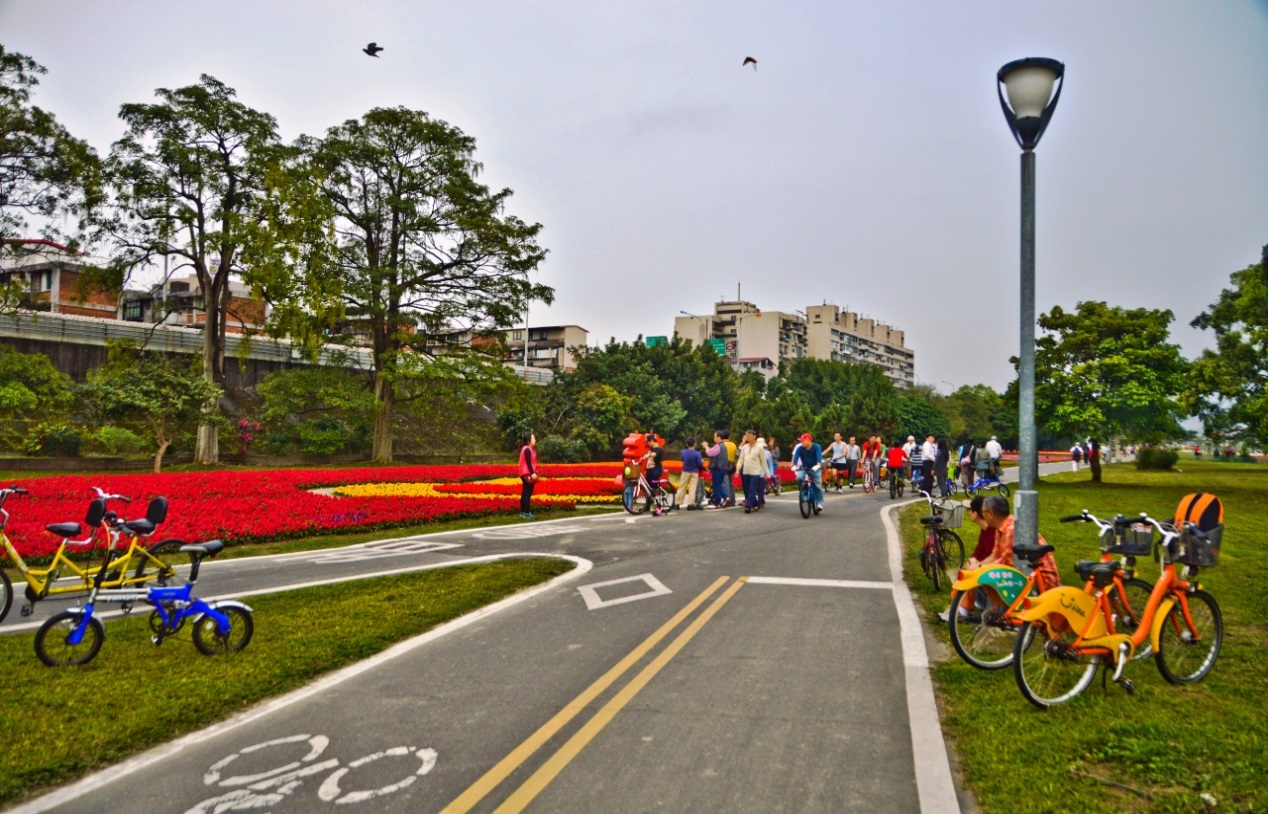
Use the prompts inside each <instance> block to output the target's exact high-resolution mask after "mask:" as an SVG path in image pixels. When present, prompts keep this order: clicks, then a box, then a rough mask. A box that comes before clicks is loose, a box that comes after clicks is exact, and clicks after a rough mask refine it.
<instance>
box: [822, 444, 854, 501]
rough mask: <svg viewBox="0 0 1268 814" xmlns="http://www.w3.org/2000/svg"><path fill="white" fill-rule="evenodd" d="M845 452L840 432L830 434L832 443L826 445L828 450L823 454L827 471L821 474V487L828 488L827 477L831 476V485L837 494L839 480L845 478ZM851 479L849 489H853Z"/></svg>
mask: <svg viewBox="0 0 1268 814" xmlns="http://www.w3.org/2000/svg"><path fill="white" fill-rule="evenodd" d="M845 450H846V444H845V442H844V441H842V440H841V433H840V431H837V432H834V433H833V434H832V443H831V444H828V448H827V449H826V450H824V454H825V455H826V456H827V458H828V469H827V470H826V471H824V473H823V487H824V488H825V489H826V488H828V486H829V483H828V481H829V477H828V476H829V475H831V485H832V486H835V487H836V490H837V492H838V493H840V491H841V479H842V478H843V477H845V474H846V472H845V467H846V461H845ZM853 480H854V479H853V478H851V479H850V481H851V483H850V487H851V488H853V487H854V483H853Z"/></svg>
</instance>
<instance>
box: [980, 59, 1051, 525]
mask: <svg viewBox="0 0 1268 814" xmlns="http://www.w3.org/2000/svg"><path fill="white" fill-rule="evenodd" d="M1064 77H1065V66H1064V65H1062V64H1061V63H1060V62H1058V61H1057V60H1055V59H1048V58H1047V57H1028V58H1026V59H1019V60H1016V61H1014V62H1010V63H1008V64H1007V65H1005V66H1004V67H1002V68H1000V69H999V73H998V74H997V75H996V77H995V88H996V91H997V92H998V93H999V104H1000V107H1001V108H1003V110H1004V118H1005V119H1006V120H1007V121H1008V127H1009V129H1011V130H1012V131H1013V137H1014V138H1016V139H1017V144H1018V145H1019V146H1020V147H1021V352H1020V354H1019V357H1020V360H1021V362H1020V364H1019V365H1018V371H1017V378H1018V382H1017V384H1018V391H1019V393H1020V399H1019V404H1018V416H1017V423H1018V427H1019V430H1020V432H1019V438H1018V444H1017V446H1018V449H1017V457H1018V460H1017V465H1018V473H1017V474H1018V489H1017V504H1016V515H1017V520H1016V531H1015V536H1014V540H1015V541H1016V542H1018V543H1030V544H1034V543H1035V542H1037V541H1038V539H1039V493H1038V492H1036V491H1035V480H1036V479H1037V476H1038V474H1039V455H1038V450H1037V449H1036V446H1037V438H1036V433H1035V146H1036V145H1037V144H1038V143H1039V139H1040V137H1042V136H1043V132H1044V130H1046V129H1047V127H1048V121H1049V120H1050V119H1051V118H1052V112H1053V111H1054V110H1055V109H1056V107H1057V100H1058V99H1059V98H1060V97H1061V89H1062V87H1064V86H1065V78H1064ZM1005 95H1007V97H1008V98H1007V100H1005V98H1004V97H1005Z"/></svg>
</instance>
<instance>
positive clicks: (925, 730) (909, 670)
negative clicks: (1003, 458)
mask: <svg viewBox="0 0 1268 814" xmlns="http://www.w3.org/2000/svg"><path fill="white" fill-rule="evenodd" d="M909 502H910V501H909ZM900 505H902V504H898V505H891V506H886V507H885V508H883V509H881V512H880V515H881V523H882V524H883V525H884V526H885V540H886V544H887V546H888V548H889V573H890V576H891V577H892V579H893V592H894V607H895V608H896V609H897V610H898V629H899V637H900V639H901V640H902V647H903V667H904V671H905V672H906V674H907V681H906V685H907V723H908V725H909V727H910V728H911V752H912V759H913V762H914V763H915V768H916V794H917V796H918V797H919V798H920V811H921V814H960V801H959V799H958V798H957V797H956V795H955V781H954V780H953V779H952V777H951V761H950V760H949V759H948V757H947V742H946V740H945V739H944V738H943V736H942V723H941V722H940V721H939V720H938V705H937V702H936V701H935V700H934V695H933V682H932V680H931V679H930V678H929V655H928V653H927V652H926V651H925V639H924V634H923V633H922V632H921V629H920V617H919V616H918V615H917V614H916V603H915V602H914V601H912V598H911V591H910V590H908V588H907V583H905V582H903V548H902V542H901V541H900V540H899V537H898V529H897V528H896V527H895V526H894V519H893V510H894V509H897V508H899V507H900Z"/></svg>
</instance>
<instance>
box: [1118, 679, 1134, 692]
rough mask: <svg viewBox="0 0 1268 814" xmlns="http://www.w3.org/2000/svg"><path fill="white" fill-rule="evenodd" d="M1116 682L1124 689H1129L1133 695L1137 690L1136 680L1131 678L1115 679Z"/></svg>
mask: <svg viewBox="0 0 1268 814" xmlns="http://www.w3.org/2000/svg"><path fill="white" fill-rule="evenodd" d="M1115 683H1116V684H1118V686H1120V687H1122V688H1123V689H1124V690H1127V694H1128V695H1131V694H1133V693H1135V692H1136V682H1134V681H1132V680H1131V679H1130V678H1119V679H1115Z"/></svg>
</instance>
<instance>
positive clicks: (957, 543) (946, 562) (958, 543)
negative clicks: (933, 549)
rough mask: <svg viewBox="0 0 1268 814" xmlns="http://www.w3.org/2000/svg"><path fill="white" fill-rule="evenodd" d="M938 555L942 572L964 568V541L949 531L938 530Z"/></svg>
mask: <svg viewBox="0 0 1268 814" xmlns="http://www.w3.org/2000/svg"><path fill="white" fill-rule="evenodd" d="M938 554H939V558H940V559H941V560H942V570H943V571H947V570H949V569H952V568H954V569H955V570H957V571H958V570H960V569H961V568H963V567H964V541H963V540H961V539H960V535H958V534H956V533H955V532H954V531H952V530H951V529H938Z"/></svg>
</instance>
